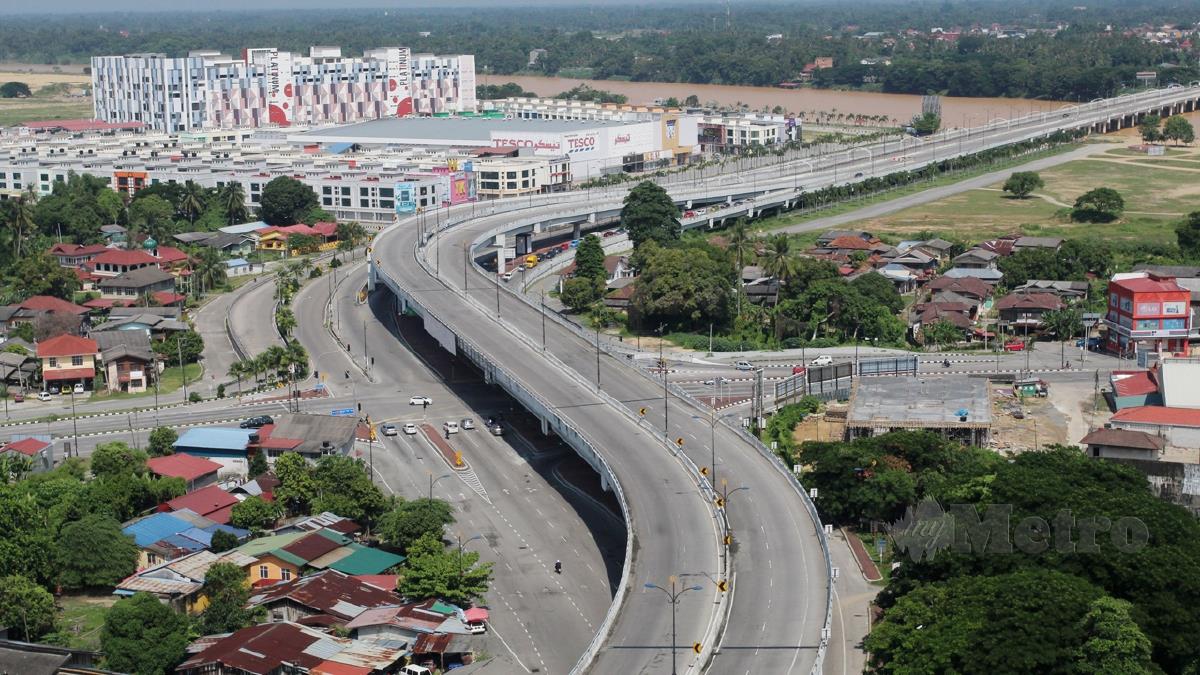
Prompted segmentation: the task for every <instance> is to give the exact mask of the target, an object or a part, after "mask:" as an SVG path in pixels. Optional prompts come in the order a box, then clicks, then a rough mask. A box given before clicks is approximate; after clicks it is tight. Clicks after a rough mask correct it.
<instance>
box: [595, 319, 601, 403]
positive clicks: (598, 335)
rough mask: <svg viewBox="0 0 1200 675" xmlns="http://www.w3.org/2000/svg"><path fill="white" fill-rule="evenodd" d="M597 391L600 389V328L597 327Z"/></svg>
mask: <svg viewBox="0 0 1200 675" xmlns="http://www.w3.org/2000/svg"><path fill="white" fill-rule="evenodd" d="M596 391H600V328H599V327H598V326H597V327H596Z"/></svg>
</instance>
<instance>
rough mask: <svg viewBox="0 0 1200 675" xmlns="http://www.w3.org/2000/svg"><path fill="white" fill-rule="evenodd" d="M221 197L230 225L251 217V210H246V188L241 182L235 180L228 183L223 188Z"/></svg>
mask: <svg viewBox="0 0 1200 675" xmlns="http://www.w3.org/2000/svg"><path fill="white" fill-rule="evenodd" d="M220 198H221V203H222V205H223V206H224V207H225V215H226V217H228V218H229V224H230V225H234V224H236V223H238V222H240V221H243V220H246V219H247V218H248V217H249V212H248V211H247V210H246V189H245V188H243V187H242V184H241V183H239V182H237V181H234V182H232V183H229V184H228V185H226V186H225V187H224V188H222V189H221V197H220Z"/></svg>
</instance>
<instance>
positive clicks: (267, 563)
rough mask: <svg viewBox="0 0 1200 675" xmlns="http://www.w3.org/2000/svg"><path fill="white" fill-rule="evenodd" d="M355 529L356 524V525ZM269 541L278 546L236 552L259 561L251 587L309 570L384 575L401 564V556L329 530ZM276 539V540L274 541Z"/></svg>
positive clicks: (244, 547) (402, 557) (274, 536)
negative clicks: (364, 544) (254, 584)
mask: <svg viewBox="0 0 1200 675" xmlns="http://www.w3.org/2000/svg"><path fill="white" fill-rule="evenodd" d="M355 525H357V524H355ZM299 535H300V536H298V537H291V536H289V534H284V535H279V534H277V535H273V537H268V539H272V540H273V541H275V542H280V545H279V546H276V547H274V548H270V549H264V548H263V544H262V543H259V541H255V542H252V543H253V546H243V547H242V548H240V549H239V550H241V551H242V552H243V553H247V554H248V555H249V554H250V552H251V551H253V552H254V553H253V556H254V558H256V559H257V560H258V563H257V564H256V565H255V568H254V569H253V570H251V578H252V579H253V580H254V583H256V584H261V583H264V582H265V583H273V582H275V581H287V580H289V579H292V578H295V577H299V576H300V575H301V574H303V573H305V572H309V571H312V570H324V569H332V570H337V571H339V572H343V573H345V574H350V575H355V574H383V573H385V572H387V571H388V570H390V569H392V568H393V567H396V566H397V565H399V564H400V563H402V562H404V556H400V555H395V554H393V553H388V552H387V551H383V550H380V549H377V548H371V547H369V546H363V545H362V544H359V543H357V542H355V541H354V540H353V539H351V538H350V537H349V536H347V535H345V534H342V533H341V532H338V531H336V530H334V529H331V528H321V529H319V530H316V531H314V532H300V533H299ZM276 537H278V539H275V538H276Z"/></svg>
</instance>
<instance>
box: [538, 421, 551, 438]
mask: <svg viewBox="0 0 1200 675" xmlns="http://www.w3.org/2000/svg"><path fill="white" fill-rule="evenodd" d="M539 419H540V420H541V422H542V435H543V436H549V435H550V420H548V419H546V418H545V417H542V418H539Z"/></svg>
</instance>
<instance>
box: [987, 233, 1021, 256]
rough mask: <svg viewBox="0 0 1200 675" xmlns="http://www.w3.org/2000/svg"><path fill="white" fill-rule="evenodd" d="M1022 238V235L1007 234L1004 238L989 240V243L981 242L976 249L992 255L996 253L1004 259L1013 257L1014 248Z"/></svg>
mask: <svg viewBox="0 0 1200 675" xmlns="http://www.w3.org/2000/svg"><path fill="white" fill-rule="evenodd" d="M1022 236H1023V235H1021V234H1020V233H1014V234H1006V235H1004V236H1003V237H997V238H995V239H989V240H987V241H984V242H980V244H979V246H977V247H976V248H981V249H983V250H985V251H991V252H992V253H995V254H997V255H999V256H1000V257H1002V258H1003V257H1005V256H1010V255H1012V253H1013V246H1014V245H1015V244H1016V243H1017V240H1018V239H1020V238H1021V237H1022Z"/></svg>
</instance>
